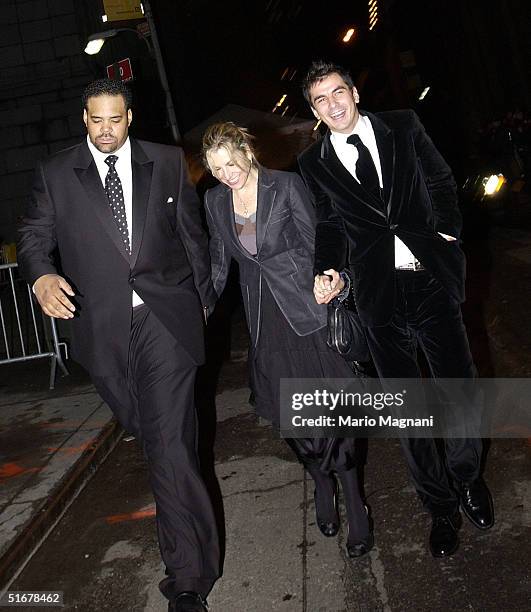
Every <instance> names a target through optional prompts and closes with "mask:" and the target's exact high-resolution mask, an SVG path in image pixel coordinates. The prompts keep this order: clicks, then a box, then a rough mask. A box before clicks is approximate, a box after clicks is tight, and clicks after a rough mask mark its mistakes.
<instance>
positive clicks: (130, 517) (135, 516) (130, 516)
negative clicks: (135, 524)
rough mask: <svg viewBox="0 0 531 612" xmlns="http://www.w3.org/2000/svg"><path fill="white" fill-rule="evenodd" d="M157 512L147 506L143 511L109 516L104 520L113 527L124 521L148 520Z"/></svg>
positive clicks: (152, 507)
mask: <svg viewBox="0 0 531 612" xmlns="http://www.w3.org/2000/svg"><path fill="white" fill-rule="evenodd" d="M156 514H157V511H156V509H155V506H154V505H153V506H149V508H145V509H144V510H136V511H135V512H126V513H125V514H111V515H110V516H107V517H106V518H105V520H106V522H107V523H109V525H114V524H115V523H123V522H125V521H138V520H140V519H145V518H149V517H151V516H155V515H156Z"/></svg>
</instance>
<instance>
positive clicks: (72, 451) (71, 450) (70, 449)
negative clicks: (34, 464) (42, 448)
mask: <svg viewBox="0 0 531 612" xmlns="http://www.w3.org/2000/svg"><path fill="white" fill-rule="evenodd" d="M93 448H94V440H89V441H88V442H85V443H84V444H80V445H79V446H49V447H48V448H47V449H46V450H48V451H49V452H50V453H64V454H65V455H76V454H77V453H82V452H83V451H86V450H87V449H93Z"/></svg>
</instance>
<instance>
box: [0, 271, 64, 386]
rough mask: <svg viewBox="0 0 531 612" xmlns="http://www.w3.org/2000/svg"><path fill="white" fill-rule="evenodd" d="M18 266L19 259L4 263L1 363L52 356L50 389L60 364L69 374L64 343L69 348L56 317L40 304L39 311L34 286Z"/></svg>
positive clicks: (0, 296) (0, 306) (0, 280)
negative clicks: (18, 271) (19, 275)
mask: <svg viewBox="0 0 531 612" xmlns="http://www.w3.org/2000/svg"><path fill="white" fill-rule="evenodd" d="M17 267H18V264H16V263H7V264H2V265H0V324H1V325H2V339H3V346H2V345H1V344H0V365H2V364H5V363H16V362H18V361H30V360H33V359H41V358H43V357H49V358H50V360H51V363H50V389H53V388H54V386H55V375H56V371H57V366H59V368H60V369H61V371H62V372H63V374H64V375H67V374H68V370H67V368H66V366H65V364H64V361H63V357H62V355H61V346H62V345H63V346H64V348H65V349H66V345H65V344H64V343H62V342H59V337H58V335H57V326H56V323H55V320H54V319H53V318H51V317H47V316H46V315H44V313H42V311H41V310H40V308H39V307H38V306H37V309H38V311H39V315H40V316H39V317H38V316H37V315H36V313H35V303H34V301H33V296H32V291H31V288H30V286H29V285H28V284H27V283H25V282H24V281H23V280H22V279H20V278H17V277H16V276H15V273H14V272H15V270H16V268H17ZM46 349H48V350H46ZM65 356H66V357H67V355H66V353H65Z"/></svg>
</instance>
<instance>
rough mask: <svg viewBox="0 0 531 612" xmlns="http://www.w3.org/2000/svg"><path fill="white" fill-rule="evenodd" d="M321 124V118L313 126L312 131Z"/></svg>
mask: <svg viewBox="0 0 531 612" xmlns="http://www.w3.org/2000/svg"><path fill="white" fill-rule="evenodd" d="M320 125H321V120H320V119H319V121H318V122H317V123H316V124H315V125H314V126H313V130H312V132H315V130H316V129H317V128H318V127H319V126H320Z"/></svg>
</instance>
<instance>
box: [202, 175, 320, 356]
mask: <svg viewBox="0 0 531 612" xmlns="http://www.w3.org/2000/svg"><path fill="white" fill-rule="evenodd" d="M205 208H206V216H207V223H208V227H209V230H210V236H211V238H210V259H211V263H212V281H213V283H214V289H215V291H216V293H217V294H218V295H221V292H222V291H223V288H224V287H225V284H226V281H227V275H228V272H229V266H230V262H231V260H232V259H234V260H236V261H237V262H238V265H239V272H240V285H241V291H242V296H243V302H244V307H245V314H246V318H247V324H248V327H249V333H250V336H251V341H252V346H253V347H255V346H256V344H257V342H258V339H259V335H260V329H259V326H260V316H261V311H260V309H261V295H262V289H263V287H264V284H266V285H267V287H268V288H269V290H270V291H271V293H272V294H273V297H274V299H275V301H276V303H277V305H278V307H279V308H280V310H281V311H282V314H283V315H284V316H285V317H286V320H287V321H288V323H289V324H290V325H291V327H292V329H293V330H294V331H295V333H297V334H298V335H299V336H305V335H307V334H311V333H313V332H315V331H317V330H318V329H321V328H322V327H324V326H325V325H326V306H322V305H321V306H320V305H318V304H317V303H316V301H315V298H314V296H313V291H312V289H313V257H314V239H315V210H314V206H313V203H312V199H311V194H310V193H309V192H308V190H307V189H306V187H305V185H304V183H303V181H302V179H301V178H300V176H299V175H298V174H295V173H292V172H281V171H277V170H267V169H265V168H263V167H260V168H259V174H258V202H257V209H256V244H257V251H258V252H257V254H256V255H255V256H253V255H251V254H250V253H249V252H248V251H247V250H246V249H245V248H244V247H243V246H242V244H241V242H240V240H239V238H238V234H237V232H236V225H235V221H234V209H233V204H232V191H231V189H230V188H229V187H227V186H226V185H224V184H222V183H220V184H219V185H217V186H216V187H214V188H213V189H209V190H208V191H207V192H206V194H205Z"/></svg>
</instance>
